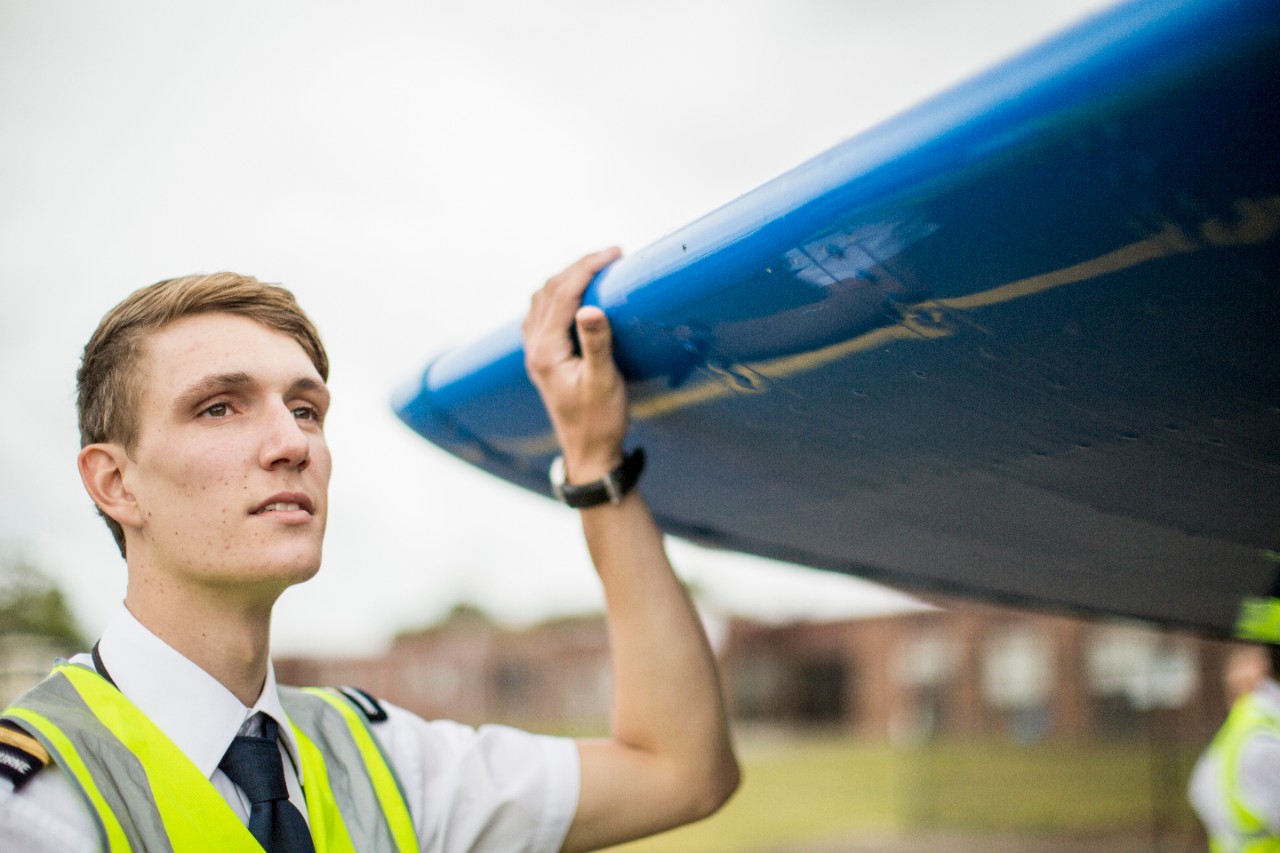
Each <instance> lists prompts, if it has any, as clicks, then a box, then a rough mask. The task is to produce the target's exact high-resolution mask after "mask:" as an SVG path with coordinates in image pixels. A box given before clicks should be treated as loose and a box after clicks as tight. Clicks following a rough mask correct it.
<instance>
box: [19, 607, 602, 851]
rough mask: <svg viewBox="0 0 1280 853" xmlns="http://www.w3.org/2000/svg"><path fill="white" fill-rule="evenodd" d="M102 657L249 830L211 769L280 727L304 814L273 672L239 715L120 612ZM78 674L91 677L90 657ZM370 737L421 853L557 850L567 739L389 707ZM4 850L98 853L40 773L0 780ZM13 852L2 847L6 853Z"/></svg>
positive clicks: (62, 791)
mask: <svg viewBox="0 0 1280 853" xmlns="http://www.w3.org/2000/svg"><path fill="white" fill-rule="evenodd" d="M98 649H99V653H100V655H101V658H102V662H103V664H104V665H105V667H106V669H107V671H108V673H109V674H110V676H111V678H112V680H113V681H115V683H116V686H118V687H119V688H120V690H121V692H122V693H124V694H125V695H126V696H128V697H129V699H130V701H132V702H133V703H134V704H135V705H136V706H137V707H138V708H139V709H140V710H141V711H142V712H143V713H144V714H146V716H147V717H148V718H149V719H150V720H151V721H152V722H154V723H155V724H156V726H157V727H159V728H160V730H161V731H163V732H164V733H165V734H166V735H167V736H168V737H169V739H170V740H172V741H173V742H174V743H175V744H176V745H177V746H178V748H179V749H180V750H182V752H183V753H184V754H185V755H186V756H187V757H188V758H190V759H191V761H192V762H193V763H194V764H195V765H196V767H198V768H199V769H200V772H201V773H203V774H204V775H205V776H206V777H208V778H209V780H210V781H211V782H212V783H213V785H214V787H215V788H217V790H218V792H219V793H221V794H222V796H223V798H224V799H226V800H227V802H228V803H229V804H230V805H231V807H232V809H234V810H235V811H236V813H237V814H238V815H240V818H241V820H242V821H244V822H246V823H247V822H248V814H249V810H248V800H247V799H246V798H245V797H244V795H243V793H242V792H241V791H240V790H239V789H238V788H236V787H235V785H233V784H232V783H231V780H230V779H228V778H227V776H226V774H225V773H223V772H222V771H221V770H219V769H218V762H219V761H221V759H222V756H223V754H224V753H225V752H226V750H227V747H228V746H230V744H231V740H232V738H234V737H235V736H236V733H237V732H238V731H239V729H240V726H241V725H242V724H243V723H244V721H245V720H247V719H248V718H249V717H250V716H252V715H253V714H254V713H257V712H258V711H262V712H264V713H266V714H268V715H270V716H271V717H273V718H275V719H276V720H277V721H278V722H279V723H280V735H281V737H280V751H281V753H282V755H283V756H284V758H285V762H284V766H285V781H286V784H287V785H288V787H289V799H290V801H291V802H293V804H294V805H296V806H297V807H298V809H299V811H301V812H302V814H303V815H304V816H306V814H307V807H306V801H305V799H304V798H303V795H302V785H304V784H305V783H306V780H305V779H303V778H301V776H300V772H301V771H300V768H301V764H300V762H299V761H298V751H297V744H296V742H295V741H294V738H293V732H292V728H291V726H290V725H289V718H288V715H287V714H285V712H284V708H283V707H282V706H281V704H280V696H279V693H278V691H277V690H276V681H275V672H274V670H273V669H272V668H271V667H270V666H268V669H267V680H266V684H265V686H264V688H263V691H262V695H261V697H259V699H258V701H257V702H256V703H255V704H254V706H253V707H252V708H246V707H245V706H244V705H243V704H242V703H241V702H240V700H238V699H237V698H236V697H235V696H234V695H232V693H231V692H230V691H228V690H227V689H226V688H225V687H223V686H222V684H221V683H219V682H218V681H217V680H216V679H214V678H213V677H212V676H210V675H209V674H208V673H206V672H205V671H204V670H202V669H200V667H198V666H196V665H195V664H194V663H192V662H191V661H190V660H188V659H187V658H185V657H183V656H182V655H181V654H179V653H178V652H177V651H176V650H174V649H173V648H171V647H170V646H168V645H167V644H165V643H164V641H162V640H161V639H160V638H158V637H156V636H155V635H154V634H152V633H151V632H150V631H149V630H147V629H146V628H145V627H144V626H143V625H142V624H141V623H139V622H138V621H137V620H136V619H135V618H134V617H133V616H132V614H130V613H129V612H128V610H126V609H125V608H124V607H123V606H122V607H121V608H120V610H119V612H118V613H117V614H116V616H115V617H114V618H113V619H112V621H111V623H110V624H109V625H108V627H107V630H106V631H105V632H104V633H103V635H102V640H101V642H100V644H99V647H98ZM74 662H76V663H84V664H86V665H89V666H92V660H91V659H90V657H89V656H88V655H79V656H77V657H76V658H75V659H74ZM384 707H385V708H386V710H387V714H388V719H387V720H386V721H385V722H382V723H379V724H377V725H375V726H374V727H373V730H374V733H375V734H376V735H377V737H378V740H379V741H380V743H381V744H382V747H383V750H384V752H385V753H386V755H387V757H388V759H389V760H390V762H391V764H392V765H393V767H394V768H395V770H396V772H397V774H398V775H399V777H400V780H401V784H402V785H403V786H404V789H405V795H406V798H407V799H408V802H409V813H410V815H411V816H412V818H413V825H414V828H415V830H416V831H417V833H418V840H419V843H420V846H421V849H422V850H423V851H431V853H455V851H457V852H458V853H461V851H464V850H477V851H480V850H492V851H495V853H496V851H517V850H527V851H543V850H545V851H554V850H558V849H559V848H560V845H561V844H562V843H563V841H564V837H565V834H566V833H567V832H568V829H569V824H570V823H571V822H572V820H573V816H574V813H575V811H576V809H577V802H578V778H579V767H578V753H577V747H576V745H575V744H574V742H573V741H572V740H569V739H566V738H552V737H545V736H541V735H533V734H529V733H527V732H521V731H518V730H516V729H511V728H507V727H505V726H484V727H482V728H480V729H472V728H471V727H469V726H463V725H460V724H457V723H452V722H447V721H434V722H428V721H426V720H423V719H421V718H420V717H417V716H416V715H414V714H411V713H409V712H408V711H405V710H403V709H401V708H397V707H395V706H393V705H386V704H385V703H384ZM0 839H2V840H3V841H4V843H5V844H6V845H8V844H13V845H14V847H13V849H15V850H23V851H30V853H54V851H58V853H73V851H74V853H81V851H84V853H89V851H98V850H100V847H99V844H98V836H97V831H96V829H95V828H94V822H93V818H92V816H91V815H90V813H89V811H88V810H87V808H86V806H85V805H84V804H83V802H82V801H81V800H80V797H79V795H78V794H77V793H76V792H75V791H74V790H73V788H72V786H71V784H70V783H69V782H68V781H67V779H66V778H65V776H64V775H63V774H62V773H59V772H55V771H53V770H51V769H46V770H44V771H41V772H40V773H39V774H37V775H36V776H35V778H33V779H31V780H30V781H29V782H28V783H27V784H26V785H24V786H23V787H22V788H21V789H19V790H17V791H15V790H14V789H13V785H12V783H10V782H9V780H8V779H7V778H4V777H3V776H0ZM6 849H8V848H6Z"/></svg>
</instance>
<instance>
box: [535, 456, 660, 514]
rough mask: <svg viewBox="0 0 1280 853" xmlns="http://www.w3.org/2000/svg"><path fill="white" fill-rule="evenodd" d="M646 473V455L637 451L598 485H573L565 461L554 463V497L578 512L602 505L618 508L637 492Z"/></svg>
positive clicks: (552, 464)
mask: <svg viewBox="0 0 1280 853" xmlns="http://www.w3.org/2000/svg"><path fill="white" fill-rule="evenodd" d="M643 470H644V451H643V450H642V449H640V448H639V447H637V448H636V449H635V450H633V451H631V452H630V453H628V454H627V455H626V456H624V457H623V458H622V464H621V465H619V466H618V467H617V468H614V469H613V470H612V471H610V472H609V473H608V474H605V475H604V477H602V478H601V479H599V480H596V481H595V482H594V483H580V484H578V485H572V486H571V485H569V484H568V483H566V482H565V481H564V480H565V471H564V457H563V456H557V457H556V458H555V459H553V460H552V462H551V472H550V476H551V494H553V495H555V498H556V500H558V501H561V502H562V503H566V504H568V505H569V506H571V507H573V508H574V509H587V508H589V507H593V506H599V505H600V504H606V503H609V504H616V503H620V502H621V501H622V498H623V497H624V496H625V495H626V494H627V492H629V491H631V490H632V489H633V488H635V485H636V483H638V482H639V481H640V472H641V471H643Z"/></svg>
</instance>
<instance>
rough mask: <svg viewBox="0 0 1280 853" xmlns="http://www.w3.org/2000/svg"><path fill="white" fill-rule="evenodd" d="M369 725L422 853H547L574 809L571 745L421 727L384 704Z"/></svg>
mask: <svg viewBox="0 0 1280 853" xmlns="http://www.w3.org/2000/svg"><path fill="white" fill-rule="evenodd" d="M383 707H384V708H386V711H387V717H388V718H387V720H386V721H384V722H381V723H377V724H375V725H374V726H373V730H374V732H375V733H376V734H377V736H378V739H379V741H380V742H381V743H382V746H383V749H384V750H385V751H386V754H387V758H388V760H389V761H390V762H391V764H392V766H393V767H394V768H395V770H396V773H397V774H398V775H399V777H400V781H401V784H402V785H403V786H404V789H405V796H406V798H407V799H408V802H409V812H410V815H411V816H412V818H413V824H414V828H415V829H416V830H417V833H418V841H419V844H420V846H421V849H422V850H423V851H424V853H462V851H476V852H477V853H484V852H485V851H490V853H509V852H510V851H526V853H554V851H558V850H559V849H560V847H561V845H562V844H563V843H564V838H565V836H566V835H567V834H568V831H569V825H570V824H571V823H572V822H573V817H574V814H575V813H576V811H577V808H578V786H579V765H578V748H577V744H576V743H575V742H574V741H573V740H571V739H569V738H560V737H549V736H546V735H536V734H530V733H529V732H524V731H520V730H518V729H514V728H510V727H507V726H482V727H481V728H478V729H476V728H472V727H470V726H465V725H461V724H459V723H454V722H449V721H443V720H440V721H427V720H424V719H422V718H421V717H418V716H417V715H415V714H412V713H410V712H409V711H406V710H404V709H403V708H398V707H396V706H395V705H390V704H387V703H383Z"/></svg>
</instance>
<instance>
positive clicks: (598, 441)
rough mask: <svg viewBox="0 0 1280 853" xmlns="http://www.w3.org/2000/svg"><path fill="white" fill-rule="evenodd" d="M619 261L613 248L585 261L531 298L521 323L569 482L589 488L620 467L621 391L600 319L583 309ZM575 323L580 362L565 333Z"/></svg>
mask: <svg viewBox="0 0 1280 853" xmlns="http://www.w3.org/2000/svg"><path fill="white" fill-rule="evenodd" d="M620 255H621V252H620V251H619V250H618V249H617V248H616V247H615V248H611V249H605V250H604V251H601V252H595V253H593V254H590V255H587V256H586V257H584V258H582V259H581V260H579V261H578V262H577V263H575V264H573V265H572V266H570V267H568V268H567V269H565V270H564V272H562V273H560V274H559V275H556V276H553V277H552V278H551V279H550V280H548V281H547V283H546V285H545V286H543V288H542V289H541V290H539V291H538V292H537V293H535V294H534V296H533V302H532V304H531V306H530V308H529V314H528V316H526V317H525V321H524V348H525V368H526V369H527V370H528V372H529V378H530V379H531V380H533V384H534V385H535V386H537V388H538V392H539V393H540V394H541V395H542V402H543V404H544V405H545V406H546V408H547V415H548V416H549V417H550V418H551V425H552V428H553V429H554V430H555V434H556V439H557V441H558V442H559V443H560V449H561V451H562V452H563V453H564V459H565V470H566V473H567V475H568V481H569V482H570V483H589V482H591V481H593V480H598V479H600V478H601V477H603V476H604V475H605V474H607V473H608V472H609V471H611V470H613V469H614V468H615V467H617V465H618V464H619V463H620V462H621V461H622V442H623V439H624V438H625V437H626V432H627V391H626V386H625V384H624V383H623V380H622V375H621V374H620V373H619V372H618V368H617V365H615V364H614V361H613V333H612V331H611V329H610V328H609V321H608V319H607V318H606V317H605V315H604V312H603V311H601V310H600V309H599V308H595V307H582V294H583V292H584V291H585V290H586V289H587V285H588V284H590V283H591V280H592V279H593V278H595V276H596V273H598V272H600V270H602V269H604V268H605V267H606V266H608V265H609V264H611V263H613V262H614V261H616V260H617V259H618V257H619V256H620ZM575 324H576V326H577V333H578V341H579V343H580V346H581V351H582V353H581V355H578V354H576V353H575V352H574V348H573V339H572V338H571V337H570V333H569V330H570V328H571V327H573V326H574V325H575Z"/></svg>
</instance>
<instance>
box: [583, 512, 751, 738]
mask: <svg viewBox="0 0 1280 853" xmlns="http://www.w3.org/2000/svg"><path fill="white" fill-rule="evenodd" d="M582 524H583V530H584V532H585V534H586V538H587V546H588V548H589V549H590V551H591V557H592V560H593V561H594V562H595V565H596V569H597V571H598V572H599V574H600V579H601V583H602V584H603V585H604V591H605V602H606V608H607V613H608V619H609V631H610V644H611V653H612V658H613V679H614V710H613V723H612V730H613V735H614V737H615V738H616V739H618V740H619V741H621V742H623V743H626V744H628V745H630V746H634V747H636V748H640V749H644V750H646V751H648V752H652V753H655V754H658V753H663V752H669V753H672V754H675V755H682V754H685V755H697V756H706V757H707V759H708V760H713V761H716V760H721V759H723V758H724V757H725V753H728V752H729V748H728V746H729V743H728V729H727V725H726V723H725V709H724V702H723V697H722V693H721V689H720V682H719V677H718V674H717V669H716V664H715V659H714V656H713V655H712V651H711V648H710V646H709V644H708V642H707V638H706V634H705V633H704V631H703V629H702V623H701V621H700V620H699V618H698V615H697V612H696V611H695V610H694V608H693V605H692V603H691V602H690V601H689V597H688V596H687V595H686V593H685V590H684V587H683V585H682V584H681V582H680V580H679V578H677V577H676V575H675V573H674V572H673V571H672V569H671V565H670V563H669V562H668V561H667V556H666V553H665V551H664V549H663V544H662V534H661V531H660V530H659V529H658V526H657V524H656V523H655V522H654V520H653V517H652V516H651V515H650V513H649V510H648V507H647V506H646V505H645V503H644V501H643V499H642V498H641V497H640V495H638V494H633V495H632V496H629V497H628V499H626V500H624V501H623V502H622V503H621V504H619V505H617V506H610V505H605V506H601V507H597V508H594V509H591V510H586V511H584V512H583V513H582Z"/></svg>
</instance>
